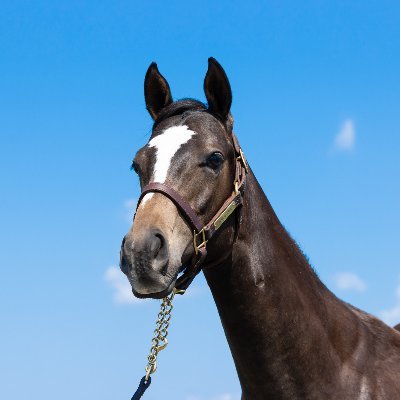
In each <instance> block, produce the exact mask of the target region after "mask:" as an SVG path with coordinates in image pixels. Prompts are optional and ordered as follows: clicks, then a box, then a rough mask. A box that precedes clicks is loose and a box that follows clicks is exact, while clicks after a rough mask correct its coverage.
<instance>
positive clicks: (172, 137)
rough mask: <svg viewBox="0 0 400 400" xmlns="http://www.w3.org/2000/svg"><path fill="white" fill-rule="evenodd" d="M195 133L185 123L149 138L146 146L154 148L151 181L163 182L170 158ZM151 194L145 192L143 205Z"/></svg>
mask: <svg viewBox="0 0 400 400" xmlns="http://www.w3.org/2000/svg"><path fill="white" fill-rule="evenodd" d="M195 134H196V132H194V131H192V130H190V129H189V128H188V127H187V126H186V125H180V126H172V127H171V128H168V129H166V130H165V131H164V132H163V133H161V134H160V135H158V136H156V137H155V138H153V139H151V140H150V142H149V144H148V146H149V147H155V148H156V162H155V164H154V171H153V177H152V181H153V182H160V183H164V182H165V180H166V179H167V175H168V170H169V166H170V165H171V160H172V158H173V157H174V155H175V154H176V152H177V151H178V150H179V148H180V147H181V146H182V145H184V144H185V143H187V142H188V141H189V140H190V138H191V137H192V136H193V135H195ZM152 196H153V193H147V194H146V195H145V196H144V197H143V200H142V202H141V205H142V206H143V205H144V204H145V203H146V201H147V200H149V199H150V198H151V197H152Z"/></svg>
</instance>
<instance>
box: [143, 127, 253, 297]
mask: <svg viewBox="0 0 400 400" xmlns="http://www.w3.org/2000/svg"><path fill="white" fill-rule="evenodd" d="M232 143H233V148H234V151H235V158H236V162H235V164H236V165H235V180H234V182H233V186H234V190H233V192H232V194H231V195H230V196H229V197H228V198H227V199H226V200H225V202H224V204H223V205H222V206H221V207H220V209H219V210H218V211H217V212H216V214H215V215H214V216H213V217H212V218H211V220H210V222H208V224H206V225H203V224H202V222H201V221H200V219H199V217H198V216H197V214H196V212H195V211H194V210H193V209H192V207H191V206H190V204H189V203H188V202H187V201H186V200H184V199H183V198H182V197H181V196H180V195H179V194H178V193H177V192H176V191H175V190H174V189H172V188H170V187H169V186H167V185H165V184H164V183H160V182H151V183H149V184H148V185H146V186H145V187H144V188H143V190H142V193H141V194H140V197H139V200H138V203H137V207H136V208H138V207H139V205H140V202H141V201H142V200H143V197H144V196H145V195H146V194H148V193H161V194H163V195H164V196H166V197H168V198H169V199H170V200H171V201H172V202H173V203H174V204H175V206H176V207H177V208H178V209H179V210H180V212H181V213H182V214H183V216H184V218H185V220H186V222H187V223H188V224H189V225H190V227H191V228H192V229H193V246H194V251H195V255H194V257H193V258H192V262H191V263H190V266H188V267H187V268H186V269H185V270H184V272H183V274H182V276H181V277H179V278H178V280H177V282H176V284H175V291H176V292H177V293H181V294H183V293H184V292H185V290H186V289H187V288H188V286H189V285H190V284H191V283H192V281H193V279H194V278H195V276H196V275H197V274H198V273H199V272H200V271H201V268H202V265H203V263H204V260H205V258H206V256H207V242H208V241H209V240H210V239H211V238H212V236H213V235H214V233H215V232H216V231H217V230H218V229H219V228H220V227H221V226H222V225H223V223H224V222H225V221H226V220H227V219H228V217H229V216H230V215H231V214H232V213H233V212H234V211H235V210H236V209H237V208H238V207H239V206H241V205H242V203H243V190H244V184H245V180H246V173H247V172H248V165H247V161H246V158H245V157H244V154H243V152H242V149H241V148H240V146H239V142H238V140H237V138H236V136H235V134H234V133H233V132H232Z"/></svg>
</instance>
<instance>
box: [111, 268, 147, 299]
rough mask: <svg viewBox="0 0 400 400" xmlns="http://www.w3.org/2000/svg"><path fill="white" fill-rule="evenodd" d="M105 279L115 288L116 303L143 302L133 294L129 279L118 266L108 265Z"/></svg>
mask: <svg viewBox="0 0 400 400" xmlns="http://www.w3.org/2000/svg"><path fill="white" fill-rule="evenodd" d="M104 279H105V280H106V282H107V283H108V284H109V285H110V286H111V288H112V289H113V290H114V293H113V299H114V301H115V303H117V304H136V303H139V302H141V300H139V299H138V298H136V297H135V296H134V295H133V293H132V289H131V285H130V283H129V281H128V279H127V278H126V276H125V275H124V274H123V273H122V271H121V270H120V269H119V268H118V267H115V266H111V267H108V268H107V270H106V272H105V273H104Z"/></svg>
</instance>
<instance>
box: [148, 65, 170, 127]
mask: <svg viewBox="0 0 400 400" xmlns="http://www.w3.org/2000/svg"><path fill="white" fill-rule="evenodd" d="M144 98H145V101H146V108H147V111H148V112H149V113H150V115H151V118H153V120H156V119H157V117H158V114H159V112H160V111H161V110H162V109H163V108H164V107H166V106H168V105H170V104H171V103H172V101H173V100H172V95H171V90H170V88H169V85H168V82H167V80H166V79H165V78H164V77H163V76H162V75H161V74H160V71H159V70H158V68H157V64H156V63H155V62H153V63H151V64H150V66H149V68H148V70H147V72H146V77H145V78H144Z"/></svg>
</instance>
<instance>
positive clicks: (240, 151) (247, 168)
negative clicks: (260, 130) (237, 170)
mask: <svg viewBox="0 0 400 400" xmlns="http://www.w3.org/2000/svg"><path fill="white" fill-rule="evenodd" d="M237 159H238V160H240V161H241V162H242V164H243V167H244V169H245V171H246V173H247V174H248V173H249V165H248V164H247V160H246V157H245V156H244V153H243V151H242V149H239V157H238V158H237Z"/></svg>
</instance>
